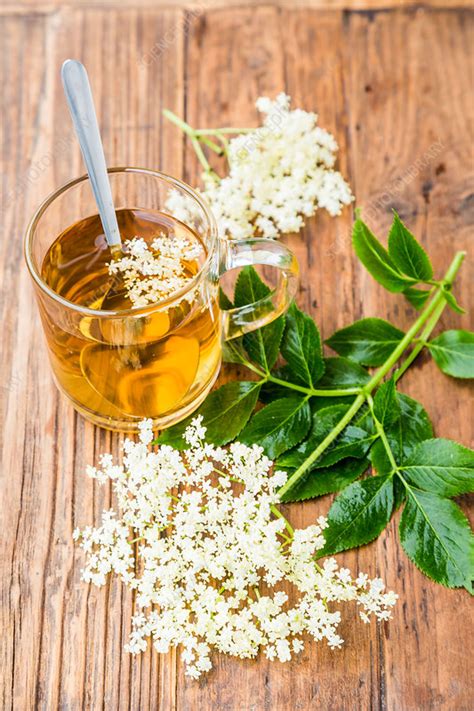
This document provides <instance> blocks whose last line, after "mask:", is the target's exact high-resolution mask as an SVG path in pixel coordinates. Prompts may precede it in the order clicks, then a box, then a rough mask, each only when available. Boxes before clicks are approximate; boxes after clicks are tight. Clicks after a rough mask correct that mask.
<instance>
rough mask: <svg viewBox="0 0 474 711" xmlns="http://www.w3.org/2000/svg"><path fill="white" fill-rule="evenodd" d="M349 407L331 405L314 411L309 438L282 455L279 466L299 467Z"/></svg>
mask: <svg viewBox="0 0 474 711" xmlns="http://www.w3.org/2000/svg"><path fill="white" fill-rule="evenodd" d="M348 409H349V406H348V405H331V406H330V407H326V408H324V409H323V410H319V411H318V412H316V413H314V415H313V425H312V427H311V432H310V434H309V437H308V439H306V440H305V441H304V442H302V443H301V444H300V445H299V446H298V447H296V448H295V449H293V450H292V451H291V452H288V453H287V454H285V455H284V456H283V457H280V459H279V460H278V462H277V464H278V466H279V467H280V468H283V469H285V468H286V467H290V468H296V467H299V466H300V464H302V463H303V462H304V461H305V459H307V457H308V456H309V454H311V452H313V451H314V449H316V447H317V446H318V444H321V442H322V441H323V439H324V438H325V437H326V436H327V435H328V434H329V433H330V432H331V430H332V429H334V427H335V426H336V425H337V423H338V422H339V420H340V419H341V417H343V415H344V414H345V413H346V412H347V410H348Z"/></svg>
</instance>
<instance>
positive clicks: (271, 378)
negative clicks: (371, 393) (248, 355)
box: [267, 374, 361, 397]
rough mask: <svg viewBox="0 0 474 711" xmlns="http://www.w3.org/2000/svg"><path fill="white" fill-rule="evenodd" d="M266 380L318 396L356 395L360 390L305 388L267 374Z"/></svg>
mask: <svg viewBox="0 0 474 711" xmlns="http://www.w3.org/2000/svg"><path fill="white" fill-rule="evenodd" d="M267 380H268V381H269V382H271V383H275V385H281V386H282V387H284V388H289V389H290V390H297V391H298V392H300V393H305V395H310V396H311V397H313V396H319V397H326V396H327V397H340V396H343V397H344V396H345V395H358V394H359V393H360V391H361V389H360V388H347V389H343V388H340V389H339V390H323V389H320V390H317V389H315V388H306V387H305V386H304V385H296V383H289V382H287V381H286V380H280V378H275V377H274V376H273V375H271V374H270V375H267Z"/></svg>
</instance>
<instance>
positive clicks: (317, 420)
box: [278, 405, 377, 469]
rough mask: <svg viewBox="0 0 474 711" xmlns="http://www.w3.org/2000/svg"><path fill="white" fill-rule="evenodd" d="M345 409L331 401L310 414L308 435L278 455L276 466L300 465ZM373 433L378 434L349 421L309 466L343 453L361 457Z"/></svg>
mask: <svg viewBox="0 0 474 711" xmlns="http://www.w3.org/2000/svg"><path fill="white" fill-rule="evenodd" d="M347 409H348V408H347V406H345V405H333V406H331V407H327V408H325V409H324V410H320V411H319V412H316V413H315V414H314V415H313V426H312V428H311V432H310V435H309V437H308V438H307V439H306V440H304V441H303V442H301V444H300V445H299V446H298V447H296V448H295V449H293V450H292V451H291V452H288V453H287V454H286V455H284V456H283V457H282V458H281V459H279V460H278V466H279V467H282V468H283V469H284V468H285V467H299V466H301V464H303V463H304V462H305V460H306V459H307V458H308V457H309V456H310V455H311V454H312V453H313V452H314V450H315V449H316V448H317V447H318V446H319V445H320V444H321V442H322V441H323V440H324V439H325V438H326V437H327V435H328V434H329V433H330V432H331V431H332V430H333V429H334V427H335V425H336V424H337V423H338V422H339V420H340V419H341V417H342V416H343V415H344V414H345V412H347ZM376 437H377V435H374V434H373V433H372V432H368V431H367V430H365V429H363V428H362V427H357V426H355V425H348V426H347V427H346V428H345V429H344V430H343V431H342V432H341V434H340V435H339V437H337V438H336V439H335V440H334V442H333V443H332V444H331V445H330V447H328V449H326V450H325V452H323V454H322V456H321V457H320V458H319V459H318V460H317V461H316V462H315V463H314V464H313V466H312V469H319V468H322V467H329V466H331V465H333V464H335V463H336V462H339V461H340V460H341V459H345V458H346V457H355V458H357V459H359V458H361V457H364V456H365V454H366V453H367V451H368V450H369V449H370V447H371V445H372V443H373V442H374V440H375V439H376Z"/></svg>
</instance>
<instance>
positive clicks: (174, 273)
mask: <svg viewBox="0 0 474 711" xmlns="http://www.w3.org/2000/svg"><path fill="white" fill-rule="evenodd" d="M124 252H125V253H124V255H123V256H122V257H120V259H116V260H114V261H112V262H110V264H109V265H108V270H109V274H110V275H111V276H115V275H119V276H120V277H121V278H122V279H123V284H124V287H125V290H126V292H127V295H128V298H129V299H130V301H131V302H132V304H133V305H134V306H137V307H140V306H147V305H148V304H153V303H156V302H157V301H160V300H162V299H166V298H167V297H168V296H171V294H174V293H176V292H177V291H179V290H180V289H182V288H183V287H185V286H186V284H187V283H188V282H189V281H190V280H191V279H192V277H193V274H192V273H190V271H189V265H190V264H192V263H193V262H195V261H196V260H197V259H199V257H200V256H201V255H202V252H203V250H202V247H201V245H200V244H199V243H198V242H191V241H190V240H189V239H186V238H185V237H183V238H178V237H168V236H167V235H159V236H157V237H155V238H154V239H153V240H152V242H151V244H150V245H148V244H147V242H146V241H145V240H144V239H143V238H142V237H134V238H133V239H130V240H128V241H127V242H125V244H124Z"/></svg>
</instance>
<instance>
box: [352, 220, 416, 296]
mask: <svg viewBox="0 0 474 711" xmlns="http://www.w3.org/2000/svg"><path fill="white" fill-rule="evenodd" d="M352 243H353V245H354V249H355V252H356V254H357V256H358V257H359V259H360V261H361V262H362V264H363V265H364V267H365V268H366V269H367V271H368V272H369V273H370V274H372V276H373V277H374V279H375V280H376V281H378V282H379V284H382V286H384V287H385V288H386V289H387V290H388V291H392V292H395V293H396V292H400V291H403V289H405V288H406V287H407V286H409V285H410V284H413V279H410V278H408V277H404V276H403V274H402V273H401V272H400V270H399V269H398V267H397V266H396V264H395V263H394V261H393V260H392V258H391V257H390V255H389V253H388V252H387V250H386V249H385V248H384V247H383V246H382V245H381V244H380V242H379V241H378V239H376V237H374V235H373V234H372V232H371V231H370V230H369V228H368V227H367V225H366V224H365V223H364V222H363V221H362V220H360V219H359V220H356V221H355V223H354V227H353V231H352Z"/></svg>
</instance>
